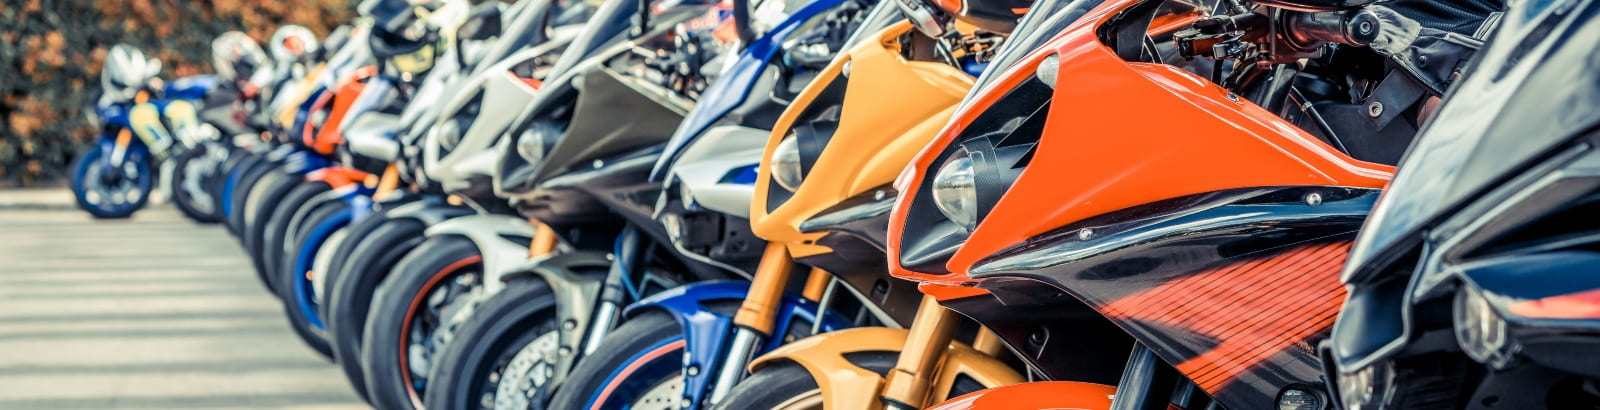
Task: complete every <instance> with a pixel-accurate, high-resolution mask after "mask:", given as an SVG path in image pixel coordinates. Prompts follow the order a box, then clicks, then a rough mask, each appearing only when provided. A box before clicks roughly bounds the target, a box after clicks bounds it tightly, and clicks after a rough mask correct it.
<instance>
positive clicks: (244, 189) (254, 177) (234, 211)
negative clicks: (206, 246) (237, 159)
mask: <svg viewBox="0 0 1600 410" xmlns="http://www.w3.org/2000/svg"><path fill="white" fill-rule="evenodd" d="M239 165H240V166H242V167H243V168H242V169H241V170H240V171H239V177H238V179H237V180H234V181H233V188H232V190H227V188H226V187H224V190H226V191H227V192H228V220H227V225H228V230H229V231H230V232H232V233H233V236H234V238H235V239H238V240H239V245H240V246H244V235H245V218H244V208H245V201H246V200H247V199H248V198H249V197H250V191H251V190H252V189H254V188H255V185H256V182H259V181H261V178H262V177H265V176H267V174H269V173H271V172H272V171H273V170H274V169H276V168H277V164H274V163H273V162H272V161H269V160H267V158H266V156H263V155H257V156H255V157H254V158H253V159H251V160H249V161H245V162H243V163H241V164H239ZM229 178H232V176H229Z"/></svg>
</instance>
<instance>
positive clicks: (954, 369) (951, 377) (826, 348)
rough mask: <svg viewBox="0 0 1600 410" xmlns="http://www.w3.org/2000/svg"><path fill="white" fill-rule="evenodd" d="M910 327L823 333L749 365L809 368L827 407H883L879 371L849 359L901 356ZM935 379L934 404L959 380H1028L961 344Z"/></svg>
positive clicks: (951, 350)
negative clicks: (782, 364)
mask: <svg viewBox="0 0 1600 410" xmlns="http://www.w3.org/2000/svg"><path fill="white" fill-rule="evenodd" d="M907 335H909V332H908V331H907V330H905V329H890V328H884V327H864V328H855V329H845V330H840V331H837V332H829V333H823V334H819V335H816V336H811V337H808V338H805V339H801V340H799V341H797V342H794V343H790V344H787V345H784V346H783V347H779V348H777V349H776V350H773V351H772V352H769V353H767V354H765V355H763V356H761V357H759V358H756V360H755V362H753V363H751V364H750V371H751V372H754V371H756V370H757V369H760V368H761V367H762V366H766V365H767V364H769V363H775V362H779V361H791V362H794V363H796V364H799V365H800V366H801V367H804V368H805V369H806V371H807V372H809V373H811V377H812V378H814V379H816V380H817V383H818V385H819V387H821V388H822V398H823V401H824V403H827V405H828V408H836V409H859V410H868V409H881V408H883V403H882V401H881V400H879V397H878V395H879V394H880V393H881V392H882V391H883V389H884V378H883V376H879V375H878V373H876V372H873V371H871V370H867V369H864V368H861V367H860V366H857V365H855V364H854V363H851V362H850V361H849V360H846V359H845V354H846V353H857V352H896V353H898V352H899V351H900V349H902V348H903V347H904V346H905V345H906V336H907ZM935 373H936V374H937V376H936V379H935V380H933V385H932V389H930V390H929V392H928V393H929V396H930V397H931V398H933V399H934V401H937V400H940V399H943V398H946V397H950V389H951V388H953V386H954V385H955V381H956V380H957V377H959V376H966V377H969V378H972V379H973V380H975V381H977V382H978V383H979V384H982V385H983V386H984V387H998V386H1005V385H1010V384H1016V383H1022V382H1023V381H1026V380H1024V379H1023V377H1022V375H1020V374H1017V372H1016V371H1014V370H1011V368H1010V367H1008V366H1006V365H1005V363H1001V362H1000V361H999V360H997V359H995V358H993V357H990V356H988V355H985V354H983V353H981V352H978V351H977V350H973V349H972V348H971V347H968V346H967V345H965V344H962V343H960V342H951V343H950V346H949V347H948V348H947V350H946V351H945V352H944V354H943V355H942V356H941V360H940V363H939V368H938V371H937V372H935Z"/></svg>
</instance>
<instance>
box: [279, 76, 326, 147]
mask: <svg viewBox="0 0 1600 410" xmlns="http://www.w3.org/2000/svg"><path fill="white" fill-rule="evenodd" d="M328 92H329V91H328V87H321V86H319V87H317V89H316V90H315V91H312V92H311V95H309V96H307V97H306V100H305V101H301V102H300V106H299V107H298V108H296V109H295V112H294V126H291V127H289V129H288V130H284V133H285V134H288V136H289V140H290V141H300V140H301V139H302V138H304V137H305V136H304V135H301V134H303V131H305V129H306V121H310V120H311V107H314V106H316V105H317V100H318V99H321V98H322V95H323V94H326V93H328Z"/></svg>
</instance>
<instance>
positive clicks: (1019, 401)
mask: <svg viewBox="0 0 1600 410" xmlns="http://www.w3.org/2000/svg"><path fill="white" fill-rule="evenodd" d="M1116 393H1117V388H1116V387H1112V386H1107V385H1104V384H1095V383H1082V382H1033V383H1020V384H1013V385H1010V386H1004V387H996V388H993V389H985V390H978V391H975V392H972V393H967V394H964V395H961V397H957V398H954V399H950V401H946V402H944V403H939V404H938V405H935V406H933V407H929V408H928V410H1000V409H1082V410H1104V409H1110V408H1111V397H1112V396H1114V395H1116Z"/></svg>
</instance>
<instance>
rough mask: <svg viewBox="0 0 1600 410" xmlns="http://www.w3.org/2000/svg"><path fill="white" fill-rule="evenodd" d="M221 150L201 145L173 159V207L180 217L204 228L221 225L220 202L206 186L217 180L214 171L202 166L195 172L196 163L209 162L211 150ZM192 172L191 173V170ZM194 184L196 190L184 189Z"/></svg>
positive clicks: (214, 169) (211, 167) (212, 146)
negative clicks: (219, 223) (216, 224)
mask: <svg viewBox="0 0 1600 410" xmlns="http://www.w3.org/2000/svg"><path fill="white" fill-rule="evenodd" d="M216 149H221V147H218V146H214V145H211V144H200V145H196V146H195V147H194V148H190V149H188V150H186V151H184V152H183V153H182V154H179V155H178V156H177V157H174V158H172V161H173V163H172V204H173V205H174V206H177V207H178V212H182V213H183V216H187V217H189V219H191V220H193V221H195V222H198V223H203V224H211V223H217V222H220V221H222V212H221V211H220V210H219V208H217V205H218V203H219V201H217V198H216V197H215V196H213V195H212V194H211V190H210V189H208V187H209V186H211V185H213V184H212V180H214V179H216V177H217V175H218V174H216V167H214V166H202V167H200V168H194V167H196V166H197V165H198V164H196V161H205V160H209V159H211V158H210V157H209V156H210V155H212V154H211V150H216ZM192 168H193V169H192ZM191 183H192V184H194V185H195V188H197V189H198V190H196V191H192V190H189V189H185V188H184V187H185V186H186V185H189V184H191Z"/></svg>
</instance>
